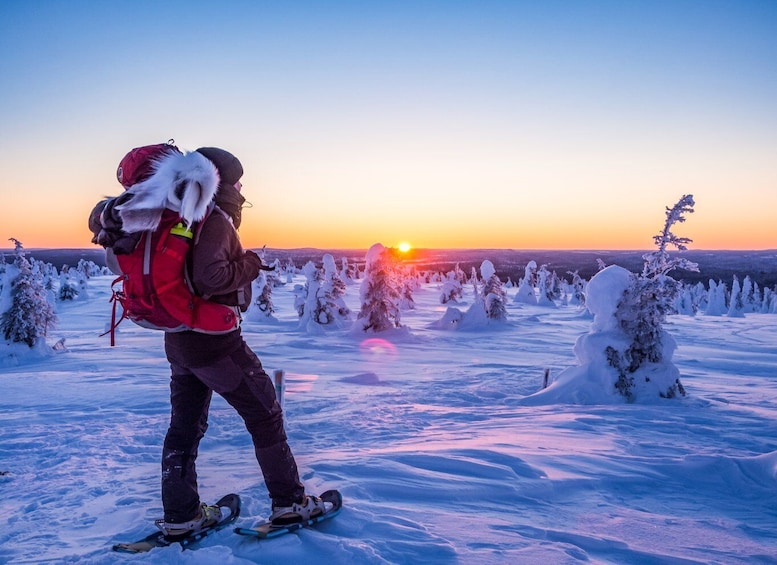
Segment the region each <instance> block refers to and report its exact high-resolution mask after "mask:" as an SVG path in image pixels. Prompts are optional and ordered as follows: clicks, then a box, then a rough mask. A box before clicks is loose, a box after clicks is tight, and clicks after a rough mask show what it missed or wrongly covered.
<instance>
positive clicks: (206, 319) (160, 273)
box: [106, 140, 240, 345]
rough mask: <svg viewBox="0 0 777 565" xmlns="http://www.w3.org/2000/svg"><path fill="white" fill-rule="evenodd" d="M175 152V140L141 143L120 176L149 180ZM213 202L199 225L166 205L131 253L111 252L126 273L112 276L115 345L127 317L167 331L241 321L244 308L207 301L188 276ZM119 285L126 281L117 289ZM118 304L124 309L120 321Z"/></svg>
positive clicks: (218, 327) (222, 328)
mask: <svg viewBox="0 0 777 565" xmlns="http://www.w3.org/2000/svg"><path fill="white" fill-rule="evenodd" d="M170 152H178V153H180V151H179V150H178V148H177V147H175V145H173V142H172V140H171V141H170V142H168V143H166V144H165V143H162V144H158V145H148V146H144V147H136V148H135V149H133V150H132V151H130V152H129V153H127V155H126V156H125V157H124V158H123V159H122V160H121V163H120V164H119V168H118V171H117V173H116V176H117V178H118V180H119V182H120V183H122V185H123V186H124V187H125V188H129V187H131V186H133V185H135V184H136V183H139V182H142V181H144V180H146V179H147V178H148V177H149V176H151V174H152V173H153V171H154V164H155V162H157V161H158V160H160V159H162V158H164V156H165V155H167V154H169V153H170ZM213 206H214V205H213V204H211V207H210V208H209V210H208V212H207V214H206V216H205V218H203V219H202V220H201V221H200V222H198V223H197V224H196V225H195V226H194V229H192V227H187V226H186V225H185V224H184V223H183V222H182V221H181V218H180V216H179V215H178V213H177V212H175V211H173V210H169V209H167V210H165V211H164V212H163V213H162V218H161V220H160V222H159V225H158V227H157V228H156V229H154V230H151V231H145V232H142V233H141V235H140V239H139V240H138V243H137V245H136V246H135V248H134V249H133V250H132V251H131V252H130V253H122V254H113V253H112V252H110V253H109V262H110V260H111V259H113V260H114V261H113V263H114V264H113V268H114V270H115V271H116V272H117V273H121V274H120V276H119V277H118V278H116V280H114V281H113V284H112V285H111V289H112V290H113V296H112V298H111V300H112V301H113V315H112V320H111V329H110V330H109V331H108V332H106V333H110V334H111V345H115V329H116V327H117V326H118V325H119V323H121V321H122V320H123V319H124V318H129V319H130V320H132V321H133V322H135V323H136V324H138V325H140V326H143V327H145V328H152V329H159V330H163V331H167V332H176V331H183V330H197V331H200V332H203V333H227V332H230V331H232V330H235V329H236V328H237V327H238V325H239V323H240V315H239V309H238V308H237V307H233V306H226V305H223V304H217V303H215V302H210V301H208V300H205V299H204V298H202V297H201V296H198V295H197V294H196V293H195V292H194V289H193V287H192V284H191V281H190V279H189V263H190V259H189V257H190V253H191V251H192V247H193V245H194V242H195V238H196V235H197V233H198V232H196V230H198V228H199V227H200V226H202V224H203V223H204V222H205V220H206V219H207V217H208V215H210V213H211V212H212V211H213V209H214V207H213ZM117 285H121V286H120V287H118V288H117ZM117 303H118V304H121V306H122V308H123V313H122V315H121V317H120V318H119V320H118V321H117V320H116V307H117Z"/></svg>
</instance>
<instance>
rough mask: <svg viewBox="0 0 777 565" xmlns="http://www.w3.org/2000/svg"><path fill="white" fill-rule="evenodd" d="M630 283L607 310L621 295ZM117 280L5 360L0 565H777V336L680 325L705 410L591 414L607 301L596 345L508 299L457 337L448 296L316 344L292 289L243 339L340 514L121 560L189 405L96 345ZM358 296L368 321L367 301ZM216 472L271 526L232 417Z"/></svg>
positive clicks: (580, 315)
mask: <svg viewBox="0 0 777 565" xmlns="http://www.w3.org/2000/svg"><path fill="white" fill-rule="evenodd" d="M610 273H611V274H612V276H610V275H607V276H602V277H601V278H600V279H599V281H598V282H594V281H593V280H592V283H591V284H594V289H596V285H600V286H602V287H604V288H605V289H610V290H612V289H614V288H617V287H618V285H619V284H620V283H619V282H618V281H619V278H618V276H617V269H614V268H613V269H611V271H610ZM111 279H112V277H110V276H106V277H96V278H92V279H90V281H89V299H88V300H81V301H75V302H72V303H59V304H58V312H57V314H58V317H59V324H58V327H57V329H56V330H55V331H54V332H52V335H50V336H49V343H50V344H51V345H53V344H54V343H55V342H56V341H58V340H60V339H61V338H65V348H66V349H65V350H64V351H58V352H51V353H49V354H48V356H44V355H43V354H42V353H41V351H40V350H34V351H33V352H31V353H29V354H27V355H25V352H24V350H25V349H27V348H26V346H22V347H21V348H12V349H13V351H14V353H15V357H14V358H13V359H14V361H13V362H10V361H8V359H10V358H9V357H8V356H7V355H6V353H7V351H8V350H9V348H6V349H3V350H2V351H0V354H2V356H3V359H4V362H3V363H2V364H0V383H2V389H1V390H2V396H1V397H0V438H2V441H0V489H2V498H0V519H1V520H2V522H3V523H4V524H5V526H4V527H3V529H2V531H0V562H2V563H79V564H81V563H89V564H91V563H96V564H108V563H110V564H114V563H153V564H160V563H161V564H187V565H189V564H205V563H208V564H210V563H225V564H249V563H262V564H265V565H271V564H281V563H283V564H287V563H313V562H316V563H321V562H324V563H333V564H337V563H343V564H346V563H347V564H385V563H397V564H405V563H407V564H410V563H419V562H423V563H427V564H436V563H461V564H472V563H475V564H479V563H489V564H490V563H542V564H547V563H554V564H555V563H579V562H594V563H725V564H736V563H754V562H757V563H775V562H777V534H775V525H776V524H777V488H775V487H777V440H775V438H777V342H776V340H775V337H774V336H775V333H776V332H777V316H774V315H771V314H750V313H748V314H746V315H744V316H743V317H728V316H703V315H699V316H696V317H691V316H670V317H669V319H668V321H667V323H666V325H665V329H666V331H667V332H668V333H669V334H670V335H671V336H672V337H673V339H674V341H676V343H677V349H676V350H675V351H674V353H673V355H671V363H672V364H673V366H675V367H676V368H677V369H678V371H679V374H680V378H681V379H682V382H683V385H684V386H685V390H686V391H687V393H688V395H687V396H686V397H684V398H675V399H671V400H667V399H660V398H656V399H654V400H651V401H647V402H643V401H637V402H634V403H631V404H629V403H626V402H625V401H624V400H623V398H622V397H619V396H617V395H616V396H614V397H613V396H612V394H611V391H609V392H602V393H600V394H599V396H600V397H601V398H589V399H588V400H587V402H579V401H576V399H575V398H573V397H571V396H570V395H569V394H567V395H559V396H557V397H554V396H552V395H553V394H558V391H559V390H561V385H562V384H563V383H562V382H560V381H561V380H562V378H561V377H562V375H564V373H565V372H566V373H567V374H569V373H571V372H575V371H580V370H581V367H583V366H584V364H581V360H580V359H579V358H578V357H577V356H576V352H575V349H576V345H575V344H576V343H577V342H578V340H579V339H581V336H590V335H599V334H601V333H602V332H603V331H607V329H608V322H607V319H606V316H605V317H602V318H601V319H600V315H602V313H603V312H605V311H607V308H608V307H611V304H609V303H608V302H607V301H606V300H605V299H602V304H600V305H599V307H600V309H599V310H597V305H596V304H595V305H593V306H592V307H593V308H594V311H595V314H596V316H595V318H594V319H593V324H592V319H591V317H590V316H589V315H586V313H585V312H583V311H581V310H580V309H578V308H577V307H574V306H560V307H559V308H555V309H551V308H543V307H541V306H538V305H536V304H535V305H530V304H523V303H517V302H514V301H513V300H512V298H513V297H512V296H511V297H510V300H508V304H507V310H508V319H507V321H506V322H503V323H500V324H491V325H488V324H484V325H482V326H477V325H471V326H470V329H469V330H468V331H465V330H462V329H461V328H460V327H459V328H458V329H455V330H453V331H441V330H440V329H436V327H439V324H437V326H436V323H437V322H438V321H439V320H441V319H443V318H445V316H446V311H448V309H447V306H445V305H442V304H440V299H439V297H440V294H441V288H440V283H431V284H424V285H422V286H421V288H420V289H419V290H417V291H416V292H415V293H414V300H415V304H416V308H415V309H414V310H409V311H404V312H403V313H402V324H403V325H404V326H405V327H404V328H396V329H392V330H389V331H386V332H380V333H371V334H368V335H363V336H361V337H358V334H354V333H352V332H349V331H346V330H344V329H337V330H334V331H322V332H317V333H315V334H311V333H308V332H306V331H304V330H303V329H300V327H299V320H298V317H297V313H296V310H295V308H294V306H293V304H294V295H293V290H294V284H286V285H285V286H282V287H278V288H275V289H274V292H273V304H274V306H275V312H274V317H275V318H276V320H274V321H273V322H272V323H259V322H255V321H247V322H245V324H244V333H245V337H246V340H247V341H248V343H249V344H250V345H251V346H252V347H253V348H254V349H255V350H256V351H257V353H258V354H259V356H260V357H261V358H262V361H263V363H264V365H265V367H266V368H267V370H268V372H270V373H271V372H272V371H273V370H274V369H283V370H285V372H286V378H287V383H286V387H285V412H286V420H287V426H288V434H289V441H290V444H291V446H292V449H293V450H294V453H295V455H296V457H297V460H298V463H299V466H300V469H301V473H302V475H303V480H304V481H305V483H306V486H307V488H308V490H309V491H312V492H320V491H323V490H326V489H329V488H337V489H339V490H340V491H341V492H342V493H343V496H344V500H345V506H344V509H343V512H342V513H341V514H340V516H338V517H336V518H335V519H333V520H331V521H328V522H326V523H324V524H321V525H320V527H318V528H316V529H309V530H304V531H301V532H299V533H295V534H290V535H287V536H284V537H282V538H279V539H277V540H273V541H261V542H257V541H254V540H250V539H246V538H242V537H240V536H237V535H235V534H233V533H231V532H230V531H222V532H220V533H218V534H216V535H215V536H212V537H211V538H208V539H207V540H205V541H204V542H203V543H201V544H200V545H199V546H198V547H197V548H196V549H194V550H191V551H189V550H187V551H184V552H182V551H181V550H180V548H178V547H175V546H174V547H170V548H165V549H157V550H154V551H152V552H151V553H149V554H145V555H137V556H133V555H122V554H116V553H112V552H111V551H110V546H111V544H113V543H116V542H118V541H127V540H132V539H134V538H138V537H140V536H142V535H144V534H145V533H147V532H149V531H150V530H151V529H153V526H152V524H151V521H152V520H153V519H154V518H156V517H159V516H160V515H161V503H160V500H159V472H160V469H159V465H160V462H159V456H160V453H161V445H162V439H163V437H164V434H165V432H166V427H167V423H168V419H169V414H168V410H169V405H168V365H167V362H166V361H165V358H164V354H163V351H162V336H161V334H160V333H157V332H153V331H150V330H144V329H142V328H139V327H136V326H133V325H132V324H130V323H129V322H128V321H125V322H123V323H122V325H121V326H120V328H119V332H118V334H117V336H116V337H117V346H116V347H114V348H111V347H109V341H108V337H107V336H105V337H100V336H99V334H100V333H102V332H103V331H104V330H105V327H106V324H107V323H108V321H109V319H110V303H109V301H108V298H109V294H110V293H109V286H110V281H111ZM294 283H296V284H302V283H304V277H302V276H300V275H296V276H295V277H294ZM589 293H590V289H589ZM595 295H596V292H594V296H595ZM344 298H345V300H346V302H347V303H348V305H349V306H350V308H351V309H352V311H354V312H358V309H359V296H358V288H357V287H355V286H351V287H349V289H348V291H347V293H346V295H345V297H344ZM473 299H474V297H473V295H472V289H471V286H465V289H464V296H463V297H462V300H463V301H464V302H466V301H469V302H470V303H471V302H472V300H473ZM596 300H597V299H596V298H594V302H595V303H596ZM460 306H462V307H466V306H467V305H466V304H460ZM258 319H261V318H258ZM448 324H449V325H454V326H455V322H454V321H453V320H450V321H449V322H448ZM610 329H612V328H610ZM578 348H579V346H578ZM546 368H547V369H550V373H551V381H552V384H551V386H550V387H549V388H548V389H545V390H544V391H541V388H542V381H543V374H544V371H545V369H546ZM577 378H578V379H579V378H581V377H580V376H579V375H578V377H577ZM585 379H587V380H584V382H585V384H587V387H578V389H580V390H583V389H586V388H587V389H591V388H592V385H593V384H594V383H595V379H594V377H593V376H590V375H589V376H588V377H585ZM603 386H604V385H603ZM554 391H555V392H554ZM198 471H199V479H200V491H201V495H202V497H203V499H204V500H207V501H214V500H215V499H217V498H218V497H220V496H221V495H223V494H225V493H226V492H237V493H239V494H240V495H241V496H242V498H243V513H242V515H241V518H240V519H239V520H238V525H240V526H250V525H252V524H253V523H254V521H256V520H258V519H260V518H262V517H265V516H267V515H268V514H269V510H270V503H269V500H268V498H267V494H266V490H265V488H264V484H263V481H262V478H261V475H260V473H259V471H258V468H257V465H256V461H255V460H254V458H253V449H252V446H251V440H250V438H249V436H248V434H247V432H246V431H245V430H244V428H243V425H242V422H241V421H240V419H239V417H238V416H237V415H236V414H235V413H234V411H233V410H232V409H231V408H230V407H229V406H227V405H226V403H225V402H224V401H223V400H222V399H220V398H214V401H213V407H212V412H211V418H210V428H209V430H208V433H207V435H206V437H205V439H204V440H203V442H202V445H201V447H200V455H199V459H198Z"/></svg>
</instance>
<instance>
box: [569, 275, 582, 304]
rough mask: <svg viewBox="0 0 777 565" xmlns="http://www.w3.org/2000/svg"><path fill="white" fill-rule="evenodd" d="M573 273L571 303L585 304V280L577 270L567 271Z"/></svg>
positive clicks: (570, 293)
mask: <svg viewBox="0 0 777 565" xmlns="http://www.w3.org/2000/svg"><path fill="white" fill-rule="evenodd" d="M567 272H568V273H569V274H570V275H572V283H571V284H570V287H571V288H570V292H569V304H573V305H578V306H585V280H584V279H583V278H582V277H581V276H580V274H579V273H578V272H577V271H574V272H572V271H567Z"/></svg>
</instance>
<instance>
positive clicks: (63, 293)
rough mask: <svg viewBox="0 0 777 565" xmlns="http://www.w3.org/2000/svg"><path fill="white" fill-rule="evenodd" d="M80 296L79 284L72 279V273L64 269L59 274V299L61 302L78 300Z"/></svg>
mask: <svg viewBox="0 0 777 565" xmlns="http://www.w3.org/2000/svg"><path fill="white" fill-rule="evenodd" d="M77 298H78V285H77V284H74V283H73V281H72V280H71V279H70V275H69V274H68V273H67V272H65V271H62V273H60V275H59V292H58V293H57V300H59V301H61V302H68V301H71V300H76V299H77Z"/></svg>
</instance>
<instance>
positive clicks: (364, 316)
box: [358, 243, 401, 332]
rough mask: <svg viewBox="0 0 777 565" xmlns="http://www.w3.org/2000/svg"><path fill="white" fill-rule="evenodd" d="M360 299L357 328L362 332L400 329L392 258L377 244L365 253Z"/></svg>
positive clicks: (397, 293) (397, 295)
mask: <svg viewBox="0 0 777 565" xmlns="http://www.w3.org/2000/svg"><path fill="white" fill-rule="evenodd" d="M360 296H361V310H360V311H359V316H358V321H359V325H358V327H359V328H360V329H361V330H362V331H365V332H367V331H373V332H382V331H385V330H388V329H390V328H393V327H397V328H398V327H400V326H401V324H400V322H399V320H400V313H399V298H400V294H399V290H398V289H397V287H396V283H395V281H394V267H393V264H392V259H391V255H390V253H389V252H388V251H387V249H386V248H385V247H383V245H381V244H380V243H376V244H375V245H373V246H372V247H371V248H370V249H369V251H367V258H366V265H365V269H364V280H363V281H362V283H361V289H360Z"/></svg>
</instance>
